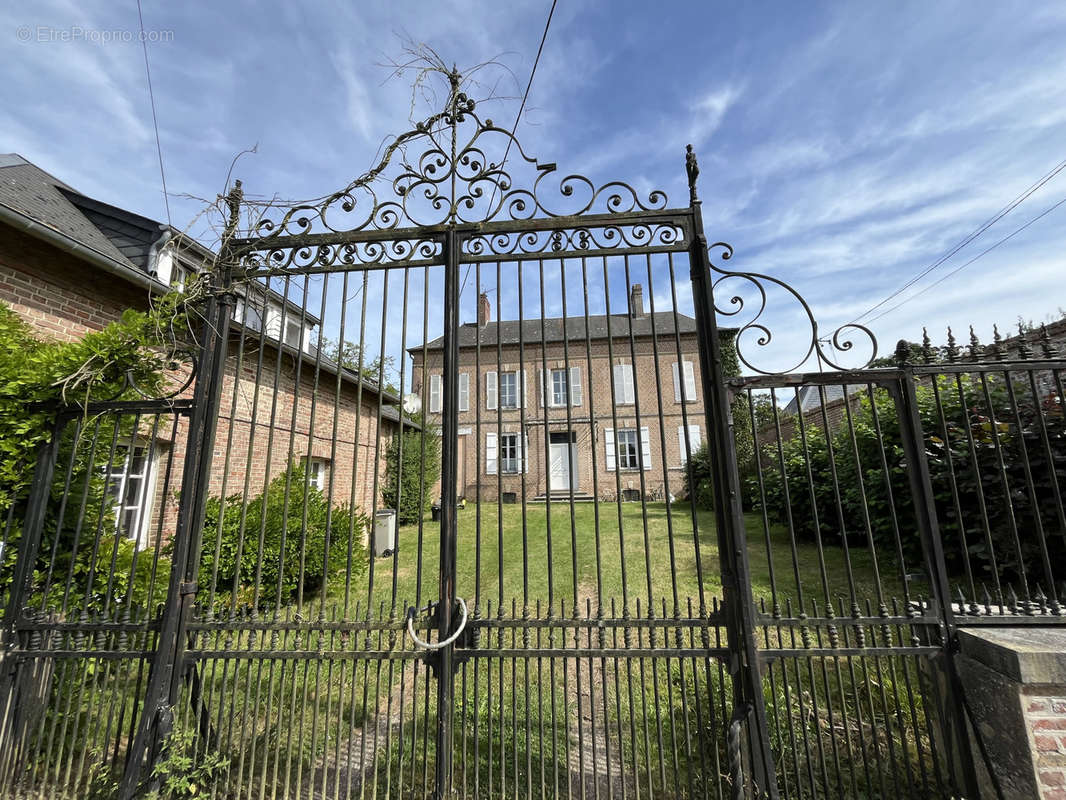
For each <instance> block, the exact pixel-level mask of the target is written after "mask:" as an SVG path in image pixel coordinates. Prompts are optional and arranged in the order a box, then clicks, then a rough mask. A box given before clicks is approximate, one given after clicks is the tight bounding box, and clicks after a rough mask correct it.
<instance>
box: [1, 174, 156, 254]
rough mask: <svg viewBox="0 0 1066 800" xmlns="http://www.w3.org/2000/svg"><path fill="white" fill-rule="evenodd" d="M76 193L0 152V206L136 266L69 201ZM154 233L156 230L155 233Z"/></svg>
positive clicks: (101, 252)
mask: <svg viewBox="0 0 1066 800" xmlns="http://www.w3.org/2000/svg"><path fill="white" fill-rule="evenodd" d="M72 195H73V196H77V192H75V191H74V189H72V188H71V187H70V186H68V185H67V184H65V183H63V181H61V180H59V179H58V178H56V177H54V176H52V175H49V174H48V173H47V172H45V171H44V170H43V169H41V168H40V167H38V166H36V165H35V164H31V163H30V162H28V161H27V160H26V159H24V158H23V157H22V156H20V155H18V154H17V153H5V154H0V205H4V206H7V207H8V208H10V209H11V210H12V211H17V212H18V213H20V214H22V215H23V216H25V217H29V218H30V219H32V220H33V221H34V222H39V223H40V224H41V225H44V226H46V227H48V228H51V229H52V230H54V231H56V232H57V233H61V234H63V235H64V236H67V237H69V238H71V239H73V240H75V241H76V242H79V243H80V244H83V245H85V246H86V247H89V248H92V249H93V250H96V251H97V252H98V253H100V254H101V255H103V256H106V257H108V258H110V259H111V260H112V261H117V262H118V263H119V264H123V265H125V266H128V267H129V268H131V269H136V268H137V267H136V265H135V264H134V263H133V262H132V261H131V260H130V259H129V258H127V257H126V256H125V255H124V254H123V253H122V251H121V250H120V249H119V248H118V247H116V246H115V244H114V242H112V241H111V239H109V238H108V237H107V235H106V234H105V233H104V232H103V231H102V230H100V228H99V227H97V226H96V225H95V224H94V223H93V222H92V220H90V219H89V218H88V217H87V216H86V215H85V214H84V213H82V211H81V210H80V209H79V208H78V207H77V205H75V203H74V202H73V201H72V200H71V196H72ZM157 236H158V233H157Z"/></svg>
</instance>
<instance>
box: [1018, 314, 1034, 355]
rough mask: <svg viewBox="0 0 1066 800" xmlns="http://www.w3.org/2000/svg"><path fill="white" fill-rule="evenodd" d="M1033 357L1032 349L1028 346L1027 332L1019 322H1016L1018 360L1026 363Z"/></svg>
mask: <svg viewBox="0 0 1066 800" xmlns="http://www.w3.org/2000/svg"><path fill="white" fill-rule="evenodd" d="M1032 357H1033V348H1031V347H1030V346H1029V336H1028V332H1027V331H1026V330H1025V326H1024V325H1023V324H1022V321H1021V320H1018V358H1020V359H1021V360H1022V361H1026V360H1028V359H1030V358H1032Z"/></svg>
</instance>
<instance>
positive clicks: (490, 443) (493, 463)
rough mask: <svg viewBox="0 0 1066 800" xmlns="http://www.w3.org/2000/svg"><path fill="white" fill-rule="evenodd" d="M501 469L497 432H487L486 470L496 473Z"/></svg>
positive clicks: (492, 473) (490, 473)
mask: <svg viewBox="0 0 1066 800" xmlns="http://www.w3.org/2000/svg"><path fill="white" fill-rule="evenodd" d="M498 469H499V457H498V455H497V448H496V434H495V433H486V434H485V472H487V473H488V474H489V475H495V474H496V471H497V470H498Z"/></svg>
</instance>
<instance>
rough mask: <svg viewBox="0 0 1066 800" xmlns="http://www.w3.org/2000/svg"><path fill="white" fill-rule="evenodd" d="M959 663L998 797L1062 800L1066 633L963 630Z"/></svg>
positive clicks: (985, 790) (990, 791) (987, 789)
mask: <svg viewBox="0 0 1066 800" xmlns="http://www.w3.org/2000/svg"><path fill="white" fill-rule="evenodd" d="M957 664H958V668H959V676H960V678H961V681H962V684H963V687H964V691H965V693H966V699H967V701H968V702H969V705H970V707H971V709H972V711H973V717H974V720H973V721H974V723H975V724H976V725H977V727H978V728H979V730H980V732H981V735H982V738H983V740H984V745H985V748H986V750H987V752H988V755H989V760H990V761H991V762H992V768H993V770H994V771H995V773H996V777H997V779H998V782H999V784H1000V788H1001V790H1002V792H1003V795H1004V796H1005V797H1011V798H1012V797H1033V798H1040V800H1066V626H1063V627H1050V626H1049V627H1039V626H1034V625H1025V626H1018V627H1011V628H1006V627H1003V628H998V627H990V628H970V629H962V630H960V631H959V658H958V660H957ZM971 744H972V747H971V750H972V752H973V756H974V761H975V763H976V765H977V772H978V774H979V778H980V784H981V796H982V797H986V796H987V797H996V794H995V791H994V787H993V786H992V785H991V781H990V780H989V778H988V775H987V771H986V768H985V765H984V763H983V759H982V757H981V753H980V750H979V748H978V747H977V746H976V741H974V742H972V743H971Z"/></svg>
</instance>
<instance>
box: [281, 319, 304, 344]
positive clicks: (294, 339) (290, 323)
mask: <svg viewBox="0 0 1066 800" xmlns="http://www.w3.org/2000/svg"><path fill="white" fill-rule="evenodd" d="M302 330H303V326H302V325H301V324H300V320H298V319H287V320H285V344H287V345H288V346H289V347H295V348H296V349H297V350H299V349H300V339H301V336H300V333H301V331H302Z"/></svg>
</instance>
